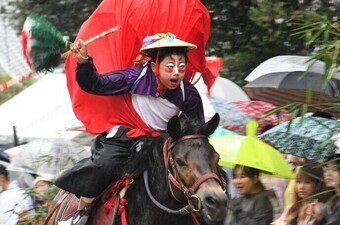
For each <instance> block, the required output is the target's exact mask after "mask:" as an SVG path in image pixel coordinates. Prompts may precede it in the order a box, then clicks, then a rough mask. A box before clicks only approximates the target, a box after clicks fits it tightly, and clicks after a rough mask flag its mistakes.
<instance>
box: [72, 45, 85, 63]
mask: <svg viewBox="0 0 340 225" xmlns="http://www.w3.org/2000/svg"><path fill="white" fill-rule="evenodd" d="M70 49H71V51H72V52H73V55H74V56H75V57H76V58H77V62H78V63H80V64H83V63H86V62H87V60H88V56H87V49H86V45H85V44H84V41H83V40H77V41H76V42H74V43H73V44H71V46H70Z"/></svg>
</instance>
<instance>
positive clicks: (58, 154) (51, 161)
mask: <svg viewBox="0 0 340 225" xmlns="http://www.w3.org/2000/svg"><path fill="white" fill-rule="evenodd" d="M89 156H90V151H89V150H87V149H85V148H84V147H83V146H82V145H80V144H78V143H76V142H74V141H71V140H67V139H62V138H56V139H54V138H45V139H37V140H34V141H32V142H29V143H28V144H26V145H24V146H22V147H21V149H20V151H18V152H16V155H15V156H14V157H13V159H12V160H11V162H10V164H9V165H8V170H11V171H17V172H24V173H31V174H34V175H37V176H44V177H46V176H50V177H51V176H55V175H57V174H58V173H60V172H61V171H63V170H65V169H68V168H71V167H72V166H73V165H74V164H75V163H76V162H77V161H79V160H81V159H83V158H86V157H89Z"/></svg>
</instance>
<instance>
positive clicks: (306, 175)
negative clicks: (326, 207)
mask: <svg viewBox="0 0 340 225" xmlns="http://www.w3.org/2000/svg"><path fill="white" fill-rule="evenodd" d="M322 173H323V171H322V167H321V165H319V164H306V165H304V166H302V167H301V168H299V169H298V171H297V173H296V179H295V186H294V201H293V203H292V204H290V205H288V206H287V207H286V209H285V211H284V212H283V214H282V215H281V216H280V218H279V219H277V220H275V221H274V222H273V223H272V224H274V225H286V224H291V225H294V224H314V223H315V222H316V221H315V218H313V217H312V216H311V207H310V203H313V202H315V201H323V200H324V199H323V197H324V196H323V195H318V194H317V193H321V192H322V191H324V189H325V186H324V183H323V181H322ZM320 204H321V203H320Z"/></svg>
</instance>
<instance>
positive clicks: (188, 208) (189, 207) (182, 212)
mask: <svg viewBox="0 0 340 225" xmlns="http://www.w3.org/2000/svg"><path fill="white" fill-rule="evenodd" d="M143 178H144V185H145V189H146V192H147V193H148V196H149V198H150V199H151V201H152V202H153V203H154V204H155V205H156V206H158V207H159V208H160V209H162V210H163V211H165V212H168V213H172V214H180V215H186V214H188V213H190V212H191V211H192V210H193V209H194V206H193V205H191V204H188V205H187V206H185V207H183V208H181V209H179V210H173V209H169V208H167V207H166V206H164V205H162V204H161V203H159V202H158V201H157V200H156V199H155V198H154V197H153V195H152V194H151V191H150V186H149V181H148V180H149V178H148V171H147V170H144V173H143Z"/></svg>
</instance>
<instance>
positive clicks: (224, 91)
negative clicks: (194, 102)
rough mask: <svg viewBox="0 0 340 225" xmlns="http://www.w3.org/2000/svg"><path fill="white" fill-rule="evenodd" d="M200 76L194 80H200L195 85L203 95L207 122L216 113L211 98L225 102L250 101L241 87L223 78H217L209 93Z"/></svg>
mask: <svg viewBox="0 0 340 225" xmlns="http://www.w3.org/2000/svg"><path fill="white" fill-rule="evenodd" d="M198 76H200V75H199V74H196V76H195V78H194V80H197V79H198V81H197V82H196V83H195V87H196V89H197V90H198V92H199V94H200V95H201V98H202V101H203V108H204V114H205V116H206V120H209V119H211V118H212V117H213V116H214V115H215V113H216V111H215V109H214V107H213V105H212V103H211V100H210V99H211V98H215V99H220V100H221V101H223V102H236V101H250V99H249V97H248V96H247V94H246V93H245V92H244V91H243V90H242V88H241V87H240V86H238V85H237V84H236V83H234V82H232V81H231V80H228V79H226V78H223V77H217V78H216V80H215V82H214V84H213V85H212V87H211V88H210V92H209V93H208V88H207V86H206V85H205V84H204V81H203V79H202V78H197V77H198Z"/></svg>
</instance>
